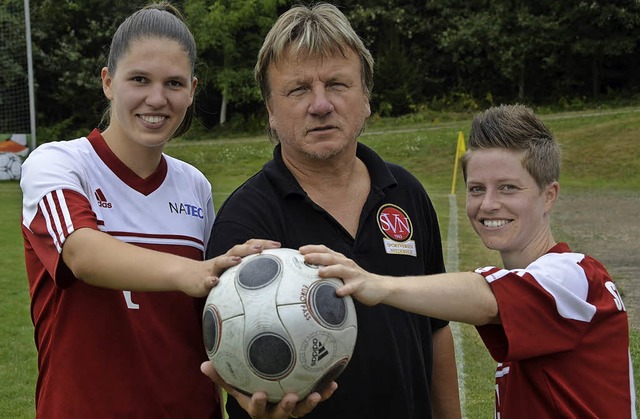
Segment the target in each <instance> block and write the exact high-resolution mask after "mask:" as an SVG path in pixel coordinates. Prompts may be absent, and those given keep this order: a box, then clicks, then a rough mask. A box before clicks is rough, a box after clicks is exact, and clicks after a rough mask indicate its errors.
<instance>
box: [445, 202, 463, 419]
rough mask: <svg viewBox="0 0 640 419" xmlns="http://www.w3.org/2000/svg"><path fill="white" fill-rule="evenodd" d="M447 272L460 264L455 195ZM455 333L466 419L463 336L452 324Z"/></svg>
mask: <svg viewBox="0 0 640 419" xmlns="http://www.w3.org/2000/svg"><path fill="white" fill-rule="evenodd" d="M445 265H446V268H447V272H458V271H459V270H460V264H459V260H458V204H457V201H456V196H455V195H449V229H448V230H447V260H446V262H445ZM450 325H451V332H452V333H453V343H454V346H455V354H456V360H457V362H456V364H457V366H458V388H459V390H460V409H462V417H463V418H465V419H466V417H467V415H466V413H465V408H464V407H465V402H466V390H465V378H466V376H465V371H464V349H463V347H462V336H461V332H460V325H459V324H458V323H456V322H450Z"/></svg>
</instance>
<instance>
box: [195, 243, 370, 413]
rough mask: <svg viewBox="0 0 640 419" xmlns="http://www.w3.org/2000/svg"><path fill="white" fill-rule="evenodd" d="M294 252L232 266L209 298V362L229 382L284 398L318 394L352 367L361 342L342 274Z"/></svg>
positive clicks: (250, 258)
mask: <svg viewBox="0 0 640 419" xmlns="http://www.w3.org/2000/svg"><path fill="white" fill-rule="evenodd" d="M317 271H318V267H317V266H315V265H310V264H307V263H305V262H304V258H303V256H302V255H301V254H300V252H298V251H297V250H294V249H285V248H281V249H269V250H265V251H263V252H262V253H260V254H256V255H249V256H246V257H245V258H243V260H242V261H241V262H240V264H238V265H236V266H233V267H231V268H229V269H227V270H226V271H225V272H224V273H223V274H222V275H221V277H220V281H219V283H218V285H217V286H215V287H214V288H213V289H212V290H211V292H210V293H209V296H208V297H207V301H206V304H205V308H204V313H203V322H202V323H203V324H202V328H203V334H204V342H205V348H206V350H207V355H208V356H209V359H210V360H211V362H212V363H213V365H214V366H215V368H216V370H217V371H218V374H220V376H221V377H222V378H223V379H224V380H225V381H226V382H227V383H229V384H231V385H232V386H234V387H235V388H237V389H238V390H240V391H242V392H244V393H245V394H248V395H251V394H253V393H255V392H257V391H264V392H266V393H267V395H268V398H269V402H278V401H279V400H280V399H282V397H283V396H284V395H285V394H286V393H297V394H298V396H299V397H300V399H301V400H302V399H303V398H305V397H306V396H307V395H308V394H309V393H311V392H312V391H320V390H322V389H323V388H324V387H326V386H327V385H328V384H330V383H331V382H332V381H334V380H335V379H336V377H338V375H340V374H341V373H342V371H343V370H344V369H345V367H346V366H347V363H348V362H349V360H350V358H351V355H352V353H353V347H354V345H355V342H356V335H357V330H358V326H357V321H356V312H355V307H354V305H353V300H352V299H351V297H348V296H347V297H344V298H342V297H338V296H337V295H336V293H335V290H336V289H337V288H338V287H340V286H341V285H342V281H341V280H339V279H336V278H320V277H319V276H318V272H317Z"/></svg>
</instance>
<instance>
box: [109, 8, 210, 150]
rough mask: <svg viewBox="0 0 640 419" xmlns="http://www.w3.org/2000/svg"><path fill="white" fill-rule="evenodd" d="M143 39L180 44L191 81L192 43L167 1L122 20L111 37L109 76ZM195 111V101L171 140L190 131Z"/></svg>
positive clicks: (193, 53)
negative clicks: (130, 48) (166, 40)
mask: <svg viewBox="0 0 640 419" xmlns="http://www.w3.org/2000/svg"><path fill="white" fill-rule="evenodd" d="M144 38H163V39H168V40H171V41H175V42H177V43H178V44H180V45H181V46H182V47H183V48H184V51H185V52H186V53H187V56H188V57H189V61H190V63H191V77H192V78H193V77H195V62H196V56H197V49H196V41H195V39H194V38H193V34H192V33H191V31H190V30H189V28H188V27H187V25H186V23H185V22H184V18H183V16H182V14H181V13H180V11H179V10H178V9H177V8H176V7H175V6H173V5H172V4H171V3H170V2H168V1H160V2H157V3H151V4H148V5H147V6H145V7H143V8H142V9H140V10H138V11H136V12H134V13H133V14H131V15H130V16H129V17H128V18H126V19H125V20H124V21H123V22H122V23H121V24H120V26H119V27H118V29H117V30H116V32H115V33H114V34H113V38H112V39H111V47H110V48H109V57H108V59H107V68H108V69H109V73H110V74H115V72H116V71H117V69H118V63H119V61H120V59H121V58H122V57H123V56H124V55H125V54H126V53H127V52H128V51H129V47H130V46H131V43H132V42H134V41H138V40H141V39H144ZM194 109H195V99H194V101H193V103H191V105H190V106H189V108H187V112H186V114H185V116H184V119H183V120H182V123H181V124H180V126H179V127H178V128H177V129H176V132H175V133H174V134H173V137H172V138H175V137H179V136H181V135H183V134H184V133H186V132H187V131H188V130H189V128H190V127H191V122H192V121H193V115H194ZM110 113H111V106H109V107H108V108H107V110H106V111H105V114H104V115H103V117H102V121H103V122H105V121H106V122H107V123H108V120H109V117H110Z"/></svg>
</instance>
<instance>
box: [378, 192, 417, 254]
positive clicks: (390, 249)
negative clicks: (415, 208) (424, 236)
mask: <svg viewBox="0 0 640 419" xmlns="http://www.w3.org/2000/svg"><path fill="white" fill-rule="evenodd" d="M377 218H378V227H379V228H380V231H381V232H382V234H383V235H384V238H383V241H384V248H385V251H386V252H387V253H388V254H395V255H410V256H417V252H416V242H415V241H413V240H411V237H412V236H413V225H412V224H411V219H410V218H409V216H408V215H407V213H406V212H405V211H404V210H403V209H402V208H400V207H398V206H396V205H393V204H385V205H382V206H381V207H380V209H379V210H378V216H377Z"/></svg>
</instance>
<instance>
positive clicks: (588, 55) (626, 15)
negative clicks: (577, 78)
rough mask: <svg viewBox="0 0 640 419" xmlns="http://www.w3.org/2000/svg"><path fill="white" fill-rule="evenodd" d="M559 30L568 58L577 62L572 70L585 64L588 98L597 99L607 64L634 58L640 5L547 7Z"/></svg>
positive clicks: (602, 0) (607, 0)
mask: <svg viewBox="0 0 640 419" xmlns="http://www.w3.org/2000/svg"><path fill="white" fill-rule="evenodd" d="M549 7H550V10H553V11H554V14H555V16H554V20H555V21H556V22H557V24H558V27H559V28H562V32H561V34H560V37H561V39H563V40H565V41H566V42H565V45H566V46H567V51H566V53H567V55H568V56H573V57H575V58H576V60H575V61H571V62H572V63H573V70H576V69H578V68H580V67H581V64H580V63H581V62H584V61H586V62H587V65H586V67H587V68H588V69H590V78H591V83H590V85H591V94H592V96H593V97H594V98H597V97H598V96H599V95H600V92H601V87H602V71H603V69H604V68H606V64H607V62H609V61H611V60H613V59H615V58H617V57H620V56H624V55H630V54H633V52H634V49H635V48H636V47H637V46H638V44H639V43H640V2H639V1H637V0H615V1H611V0H591V1H584V0H583V1H576V2H554V1H551V2H550V4H549ZM636 71H637V69H636Z"/></svg>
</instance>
